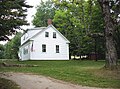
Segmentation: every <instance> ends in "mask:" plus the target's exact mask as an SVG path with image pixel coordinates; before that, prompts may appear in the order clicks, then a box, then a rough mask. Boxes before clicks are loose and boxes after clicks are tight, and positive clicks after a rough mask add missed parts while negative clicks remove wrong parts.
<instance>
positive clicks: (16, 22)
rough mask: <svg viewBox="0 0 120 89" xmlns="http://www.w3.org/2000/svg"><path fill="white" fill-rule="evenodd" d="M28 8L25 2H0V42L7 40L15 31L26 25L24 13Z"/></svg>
mask: <svg viewBox="0 0 120 89" xmlns="http://www.w3.org/2000/svg"><path fill="white" fill-rule="evenodd" d="M30 7H31V6H29V5H27V4H26V2H25V0H0V41H2V40H9V38H8V36H10V35H12V34H15V33H16V32H17V31H16V29H20V26H22V25H27V24H28V23H27V21H26V20H25V17H26V15H27V14H25V12H27V8H30Z"/></svg>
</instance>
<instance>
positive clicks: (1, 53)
mask: <svg viewBox="0 0 120 89" xmlns="http://www.w3.org/2000/svg"><path fill="white" fill-rule="evenodd" d="M4 50H5V48H4V46H3V45H2V44H0V59H3V58H4Z"/></svg>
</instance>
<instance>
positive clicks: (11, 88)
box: [0, 78, 20, 89]
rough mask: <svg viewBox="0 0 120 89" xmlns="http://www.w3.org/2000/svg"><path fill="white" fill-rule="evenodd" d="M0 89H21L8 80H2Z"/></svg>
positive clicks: (0, 80) (0, 79)
mask: <svg viewBox="0 0 120 89" xmlns="http://www.w3.org/2000/svg"><path fill="white" fill-rule="evenodd" d="M0 89H20V87H19V86H18V85H17V84H16V83H14V82H12V81H10V80H8V79H4V78H0Z"/></svg>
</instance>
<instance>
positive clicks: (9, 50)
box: [4, 32, 22, 59]
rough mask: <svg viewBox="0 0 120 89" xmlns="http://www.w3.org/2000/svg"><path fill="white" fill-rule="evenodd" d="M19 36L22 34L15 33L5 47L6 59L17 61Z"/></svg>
mask: <svg viewBox="0 0 120 89" xmlns="http://www.w3.org/2000/svg"><path fill="white" fill-rule="evenodd" d="M21 35H22V33H20V32H19V33H17V34H16V35H15V37H14V38H13V39H12V40H11V41H9V42H8V43H7V44H6V45H5V53H4V55H5V58H6V59H18V51H19V46H20V41H21V40H20V37H21Z"/></svg>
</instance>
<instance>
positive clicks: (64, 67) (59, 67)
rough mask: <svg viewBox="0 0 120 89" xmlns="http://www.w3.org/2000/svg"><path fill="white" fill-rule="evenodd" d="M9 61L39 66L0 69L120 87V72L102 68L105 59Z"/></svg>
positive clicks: (68, 80)
mask: <svg viewBox="0 0 120 89" xmlns="http://www.w3.org/2000/svg"><path fill="white" fill-rule="evenodd" d="M7 63H10V64H27V65H38V66H39V67H4V68H0V71H2V72H8V71H9V72H10V71H11V72H23V73H35V74H40V75H44V76H50V77H53V78H56V79H60V80H64V81H67V82H71V83H74V84H79V85H83V86H92V87H108V88H120V86H119V82H120V72H115V71H111V72H110V71H106V70H102V69H101V68H102V67H103V66H104V63H105V61H97V62H95V61H77V60H69V61H24V62H23V61H21V62H18V61H10V62H7Z"/></svg>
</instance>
